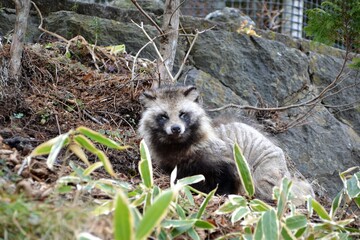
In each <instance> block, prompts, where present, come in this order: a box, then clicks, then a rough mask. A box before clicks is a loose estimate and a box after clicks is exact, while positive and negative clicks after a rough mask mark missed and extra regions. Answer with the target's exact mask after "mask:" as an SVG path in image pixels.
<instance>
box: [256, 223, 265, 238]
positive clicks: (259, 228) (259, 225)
mask: <svg viewBox="0 0 360 240" xmlns="http://www.w3.org/2000/svg"><path fill="white" fill-rule="evenodd" d="M262 221H263V219H262V218H260V219H259V221H258V222H257V224H256V227H255V231H254V240H263V235H264V233H263V227H262V225H263V223H262Z"/></svg>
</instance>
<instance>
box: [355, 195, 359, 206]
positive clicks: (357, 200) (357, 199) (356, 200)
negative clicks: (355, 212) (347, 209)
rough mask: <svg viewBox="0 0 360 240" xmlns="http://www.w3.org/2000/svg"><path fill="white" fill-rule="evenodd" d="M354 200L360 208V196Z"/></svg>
mask: <svg viewBox="0 0 360 240" xmlns="http://www.w3.org/2000/svg"><path fill="white" fill-rule="evenodd" d="M354 202H355V203H356V205H357V206H358V208H360V196H359V197H356V198H354Z"/></svg>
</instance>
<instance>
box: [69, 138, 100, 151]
mask: <svg viewBox="0 0 360 240" xmlns="http://www.w3.org/2000/svg"><path fill="white" fill-rule="evenodd" d="M74 141H75V142H76V143H77V144H79V145H80V146H81V147H83V148H85V149H86V150H88V151H89V152H91V153H92V154H95V155H96V153H97V151H99V149H97V148H96V147H95V145H94V144H93V143H92V142H91V141H90V140H89V139H88V138H87V137H85V136H83V135H75V136H74Z"/></svg>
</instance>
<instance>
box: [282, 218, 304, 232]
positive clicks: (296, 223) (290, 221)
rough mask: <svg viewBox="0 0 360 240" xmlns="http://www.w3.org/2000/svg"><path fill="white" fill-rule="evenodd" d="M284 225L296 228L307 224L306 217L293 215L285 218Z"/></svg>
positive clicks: (292, 228)
mask: <svg viewBox="0 0 360 240" xmlns="http://www.w3.org/2000/svg"><path fill="white" fill-rule="evenodd" d="M285 224H286V227H287V228H289V229H290V230H297V229H300V228H304V227H306V226H307V218H306V217H305V216H304V215H295V216H291V217H288V218H286V220H285Z"/></svg>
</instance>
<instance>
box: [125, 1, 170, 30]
mask: <svg viewBox="0 0 360 240" xmlns="http://www.w3.org/2000/svg"><path fill="white" fill-rule="evenodd" d="M131 2H132V3H133V4H134V5H135V7H136V8H137V9H138V10H139V11H140V12H141V13H142V14H143V15H144V16H145V17H146V18H147V19H149V21H150V22H151V24H152V25H154V27H155V28H156V29H157V30H158V31H159V33H160V34H161V35H164V31H163V30H162V29H161V28H160V27H159V25H157V23H156V22H155V21H154V20H153V19H152V18H151V17H150V16H149V14H147V13H146V12H145V11H144V9H142V7H141V6H140V5H139V3H138V2H137V1H136V0H131Z"/></svg>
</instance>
